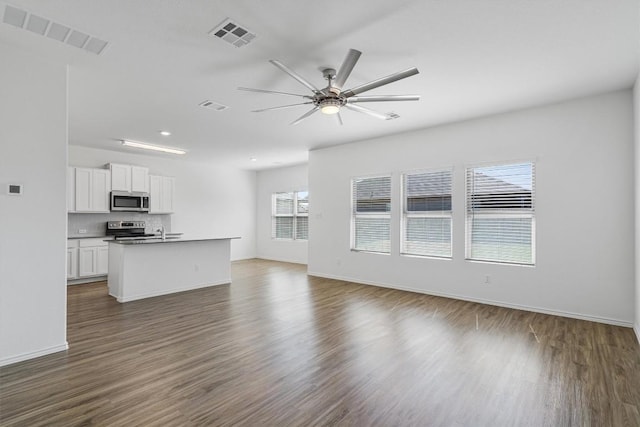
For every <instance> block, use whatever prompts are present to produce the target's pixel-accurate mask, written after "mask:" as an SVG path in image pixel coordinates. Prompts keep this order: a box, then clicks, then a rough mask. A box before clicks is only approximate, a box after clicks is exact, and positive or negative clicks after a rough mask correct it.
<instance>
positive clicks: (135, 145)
mask: <svg viewBox="0 0 640 427" xmlns="http://www.w3.org/2000/svg"><path fill="white" fill-rule="evenodd" d="M122 145H126V146H127V147H133V148H142V149H144V150H153V151H161V152H163V153H171V154H185V153H186V151H184V150H180V149H178V148H171V147H162V146H159V145H151V144H146V143H144V142H138V141H129V140H127V139H123V140H122Z"/></svg>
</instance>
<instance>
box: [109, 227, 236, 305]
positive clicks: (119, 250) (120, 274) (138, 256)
mask: <svg viewBox="0 0 640 427" xmlns="http://www.w3.org/2000/svg"><path fill="white" fill-rule="evenodd" d="M238 238H239V237H221V238H206V237H195V238H189V237H182V238H167V239H165V240H163V239H161V238H152V239H140V240H110V241H109V278H108V282H109V295H111V296H113V297H115V298H116V299H117V300H118V302H127V301H133V300H138V299H142V298H150V297H155V296H158V295H165V294H171V293H175V292H182V291H188V290H191V289H197V288H203V287H206V286H215V285H222V284H225V283H231V240H232V239H238Z"/></svg>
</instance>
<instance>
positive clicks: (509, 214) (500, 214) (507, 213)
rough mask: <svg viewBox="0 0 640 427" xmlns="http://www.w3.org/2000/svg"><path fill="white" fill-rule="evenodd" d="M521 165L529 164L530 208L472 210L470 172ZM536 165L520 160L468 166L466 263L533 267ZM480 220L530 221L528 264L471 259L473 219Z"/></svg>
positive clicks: (491, 259)
mask: <svg viewBox="0 0 640 427" xmlns="http://www.w3.org/2000/svg"><path fill="white" fill-rule="evenodd" d="M521 164H530V165H531V208H513V209H504V208H503V209H482V210H479V211H478V210H473V209H471V207H470V206H469V205H470V199H471V197H470V191H472V189H471V188H469V187H470V177H469V173H470V171H472V170H475V169H479V168H487V167H501V166H505V167H509V166H516V165H521ZM535 187H536V163H535V161H533V160H520V161H512V162H501V163H490V164H480V165H473V166H468V167H467V168H466V170H465V204H466V206H465V246H466V248H465V255H466V259H467V260H468V261H476V262H488V263H495V264H508V265H519V266H535V264H536V215H535V211H536V209H535V205H536V190H535ZM474 217H475V218H481V219H521V218H525V219H530V220H531V236H530V242H531V246H530V251H531V260H530V262H516V261H510V260H504V259H495V258H488V257H487V258H484V257H473V256H472V237H473V219H474Z"/></svg>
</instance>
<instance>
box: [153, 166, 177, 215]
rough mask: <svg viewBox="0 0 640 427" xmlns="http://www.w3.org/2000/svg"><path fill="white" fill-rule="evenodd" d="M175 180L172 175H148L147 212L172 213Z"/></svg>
mask: <svg viewBox="0 0 640 427" xmlns="http://www.w3.org/2000/svg"><path fill="white" fill-rule="evenodd" d="M175 182H176V179H175V178H174V177H172V176H159V175H149V213H150V214H161V213H162V214H166V213H173V210H174V198H175Z"/></svg>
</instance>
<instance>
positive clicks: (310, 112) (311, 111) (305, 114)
mask: <svg viewBox="0 0 640 427" xmlns="http://www.w3.org/2000/svg"><path fill="white" fill-rule="evenodd" d="M319 109H320V107H318V106H315V107H313V109H312V110H309V111H307V112H306V113H304V114H303V115H301V116H300V117H298V118H297V119H296V120H295V121H293V122H291V124H292V125H297V124H298V123H300V122H301V121H303V120H304V119H306V118H307V117H309V116H310V115H312V114H313V113H315V112H316V111H318V110H319Z"/></svg>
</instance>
